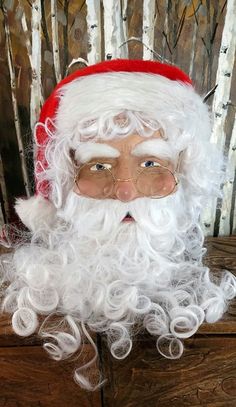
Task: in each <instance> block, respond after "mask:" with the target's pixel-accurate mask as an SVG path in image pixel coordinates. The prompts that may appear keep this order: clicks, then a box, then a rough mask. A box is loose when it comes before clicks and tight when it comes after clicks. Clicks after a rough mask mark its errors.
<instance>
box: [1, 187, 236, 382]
mask: <svg viewBox="0 0 236 407" xmlns="http://www.w3.org/2000/svg"><path fill="white" fill-rule="evenodd" d="M189 206H191V205H189ZM127 212H129V213H130V214H131V215H132V217H133V218H134V220H135V221H133V222H122V220H123V219H124V218H125V216H126V214H127ZM57 215H58V217H57V221H56V224H55V225H54V227H53V228H51V227H48V229H43V230H42V229H41V230H38V231H36V232H35V233H34V237H33V240H32V242H31V244H29V245H22V246H21V247H19V248H18V249H17V250H16V251H15V253H14V254H13V256H12V258H11V259H9V256H8V257H5V258H3V259H2V264H3V267H4V269H5V276H6V275H7V279H8V280H9V281H10V285H9V287H8V290H7V293H6V296H5V300H4V303H3V307H4V309H5V310H6V311H9V312H14V314H13V319H12V324H13V328H14V330H15V332H16V333H18V334H19V335H22V336H25V335H30V334H31V333H33V332H34V331H35V330H36V328H37V326H38V322H37V314H42V315H46V316H47V315H51V314H52V313H55V312H57V313H60V314H62V315H64V317H65V319H64V323H61V324H60V326H59V327H58V326H55V325H54V326H53V327H52V326H48V324H47V319H46V322H44V323H43V324H42V326H41V327H40V329H39V333H40V334H41V335H42V336H43V337H44V338H47V343H46V344H45V348H46V349H47V351H48V352H49V353H50V354H51V355H52V357H54V358H55V359H62V358H66V357H68V356H70V355H71V354H73V353H74V352H75V351H76V350H78V348H79V347H80V345H81V326H82V330H83V331H84V333H85V334H86V335H88V334H87V331H86V329H85V325H87V327H89V328H90V329H91V330H93V331H96V332H105V333H106V334H107V336H108V341H109V345H110V350H111V353H112V354H113V356H114V357H116V358H119V359H123V358H124V357H126V356H127V355H128V354H129V352H130V350H131V348H132V339H131V337H132V333H133V332H132V330H133V328H134V325H135V326H140V324H142V325H144V327H145V328H146V329H147V330H148V331H149V332H150V333H151V334H153V335H155V336H157V338H158V339H157V348H158V350H159V352H160V353H162V354H164V355H165V356H166V357H169V358H176V357H179V356H180V355H181V354H182V352H183V345H182V343H181V341H180V339H179V338H187V337H189V336H191V335H193V334H194V333H195V332H196V330H197V329H198V328H199V326H200V325H201V323H202V322H203V320H204V318H206V320H207V321H208V322H214V321H215V320H217V319H219V318H220V317H221V316H222V314H223V312H224V310H225V308H226V301H227V300H228V299H231V298H232V297H233V296H234V295H235V281H234V280H233V278H232V277H231V275H230V274H229V273H226V274H225V276H224V277H223V280H222V281H221V282H220V283H219V285H216V284H215V283H213V282H211V281H210V278H209V271H208V269H207V268H206V267H203V266H202V255H203V253H204V252H205V249H203V248H202V243H203V236H202V232H201V229H200V226H199V221H198V211H197V209H196V210H195V212H194V211H193V210H192V211H189V209H188V201H187V200H186V198H185V197H184V193H183V191H182V190H181V188H180V189H179V190H178V191H177V192H176V193H175V194H173V195H171V196H169V197H166V198H164V199H159V200H153V199H148V198H140V199H136V200H134V201H132V202H129V203H122V202H120V201H118V200H101V201H97V200H93V199H88V198H83V197H78V196H77V195H76V194H75V193H74V192H71V193H69V195H68V198H67V200H66V204H65V206H64V208H63V209H61V210H59V211H58V214H57ZM84 324H85V325H84ZM136 324H137V325H136ZM163 339H165V341H166V340H167V341H169V342H170V343H171V346H170V347H169V353H168V354H167V353H166V352H165V351H164V350H163V349H162V342H163ZM80 369H81V368H79V369H78V370H77V372H75V378H76V380H77V381H78V382H79V383H80V385H82V386H83V387H86V388H89V386H90V385H89V382H88V381H86V379H85V378H84V376H83V375H82V374H81V371H80Z"/></svg>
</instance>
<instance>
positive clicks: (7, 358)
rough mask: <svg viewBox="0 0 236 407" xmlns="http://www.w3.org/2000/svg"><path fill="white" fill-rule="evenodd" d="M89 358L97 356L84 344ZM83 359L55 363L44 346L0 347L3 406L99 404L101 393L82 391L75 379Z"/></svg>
mask: <svg viewBox="0 0 236 407" xmlns="http://www.w3.org/2000/svg"><path fill="white" fill-rule="evenodd" d="M83 352H84V353H83V354H84V356H85V357H86V359H88V360H89V359H91V358H92V357H93V356H94V351H93V349H92V348H91V346H89V345H84V348H83ZM80 363H81V360H80V359H78V360H75V361H72V362H71V361H68V360H66V361H63V362H56V361H53V360H51V359H49V357H48V355H47V354H46V353H45V351H44V350H43V349H42V347H41V346H34V347H31V346H27V347H23V348H22V347H10V348H0V407H3V406H4V407H13V406H14V407H36V406H40V407H54V406H55V407H67V406H68V407H78V406H79V407H99V406H101V397H100V392H99V391H97V392H87V391H85V390H82V389H81V388H80V387H79V386H78V385H77V384H76V383H75V382H74V380H73V370H74V369H75V368H76V367H78V366H79V365H80Z"/></svg>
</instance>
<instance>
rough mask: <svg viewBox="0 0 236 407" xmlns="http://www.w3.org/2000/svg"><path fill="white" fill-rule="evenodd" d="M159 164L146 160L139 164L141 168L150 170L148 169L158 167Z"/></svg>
mask: <svg viewBox="0 0 236 407" xmlns="http://www.w3.org/2000/svg"><path fill="white" fill-rule="evenodd" d="M159 166H160V164H159V163H158V162H156V161H152V160H147V161H144V162H142V163H141V167H143V168H150V167H159Z"/></svg>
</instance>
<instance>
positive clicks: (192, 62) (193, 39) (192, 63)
mask: <svg viewBox="0 0 236 407" xmlns="http://www.w3.org/2000/svg"><path fill="white" fill-rule="evenodd" d="M197 31H198V24H197V22H196V20H195V19H194V26H193V35H192V50H191V56H190V66H189V77H190V78H192V75H193V66H194V59H195V55H196V43H197Z"/></svg>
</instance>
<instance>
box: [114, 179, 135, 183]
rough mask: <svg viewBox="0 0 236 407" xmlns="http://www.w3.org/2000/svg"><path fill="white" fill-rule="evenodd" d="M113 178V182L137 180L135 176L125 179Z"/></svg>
mask: <svg viewBox="0 0 236 407" xmlns="http://www.w3.org/2000/svg"><path fill="white" fill-rule="evenodd" d="M114 180H115V182H129V181H133V182H136V181H137V180H136V179H135V178H127V179H122V178H114Z"/></svg>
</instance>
